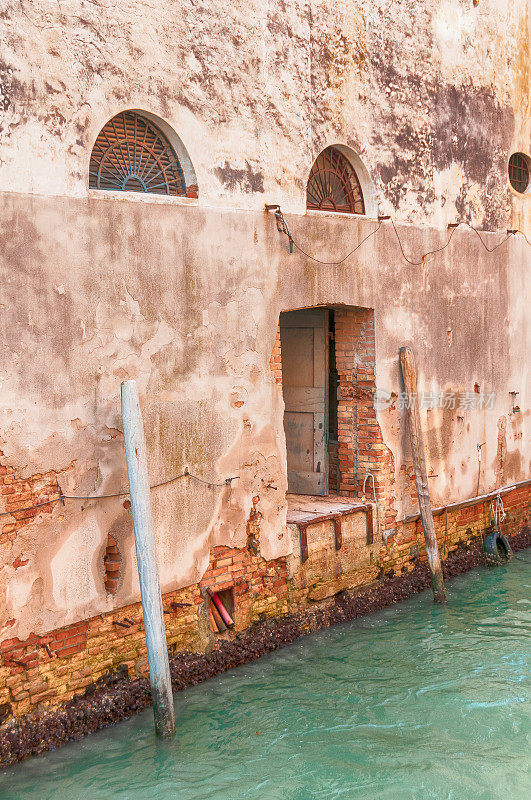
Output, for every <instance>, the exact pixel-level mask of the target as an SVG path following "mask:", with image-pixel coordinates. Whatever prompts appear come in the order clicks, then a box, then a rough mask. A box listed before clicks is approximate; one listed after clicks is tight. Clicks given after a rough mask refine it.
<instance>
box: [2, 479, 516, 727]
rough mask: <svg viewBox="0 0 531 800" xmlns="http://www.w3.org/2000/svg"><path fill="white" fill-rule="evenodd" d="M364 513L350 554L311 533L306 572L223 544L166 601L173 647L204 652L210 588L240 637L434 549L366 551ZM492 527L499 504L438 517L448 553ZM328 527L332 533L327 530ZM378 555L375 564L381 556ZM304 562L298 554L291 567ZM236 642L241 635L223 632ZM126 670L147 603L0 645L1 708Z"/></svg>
mask: <svg viewBox="0 0 531 800" xmlns="http://www.w3.org/2000/svg"><path fill="white" fill-rule="evenodd" d="M503 502H504V506H505V511H506V514H507V516H506V519H505V521H504V522H503V524H502V530H503V532H504V533H506V535H511V534H513V533H517V532H518V531H520V530H521V529H522V527H523V526H524V525H525V524H526V522H527V523H529V522H530V521H531V485H528V486H523V487H519V488H517V489H514V490H513V491H512V492H510V493H508V494H506V495H505V496H504V498H503ZM364 517H365V515H364V514H363V513H360V514H356V515H354V518H353V520H354V523H353V524H354V525H355V527H354V528H352V532H350V530H349V527H348V525H349V524H350V523H345V530H344V545H343V547H344V552H339V553H338V552H337V551H335V547H334V541H333V538H334V537H333V533H332V527H331V525H332V523H324V524H322V523H320V524H318V525H316V526H314V527H315V531H312V526H309V528H308V541H309V558H308V561H306V562H305V564H304V567H303V569H302V570H301V569H300V568H299V567H298V566H297V565H295V568H294V567H293V563H292V564H291V567H290V576H289V577H288V564H287V559H286V558H280V559H277V560H275V561H265V560H264V559H263V558H261V556H260V555H258V554H257V553H255V552H253V550H250V549H248V548H244V549H238V548H230V547H225V546H219V547H214V548H213V549H212V551H211V558H210V564H209V567H208V569H207V571H206V572H205V574H204V575H203V578H202V579H201V581H200V582H199V583H197V584H194V585H192V586H189V587H186V588H184V589H180V590H177V591H175V592H170V593H168V594H166V595H164V598H163V606H164V613H165V623H166V633H167V638H168V643H169V645H170V646H173V647H175V648H176V649H178V650H201V649H204V647H205V645H206V643H207V641H208V637H209V636H210V637H212V636H214V634H212V633H208V622H207V618H206V615H205V613H204V611H205V609H204V598H203V595H202V590H203V589H204V588H205V587H209V588H211V589H213V590H215V591H222V590H224V589H232V590H233V593H234V603H235V609H234V621H235V631H236V632H238V631H242V630H245V629H246V628H248V627H249V626H250V625H252V624H253V623H254V622H256V621H259V620H262V619H264V618H266V617H270V616H277V615H279V614H284V613H286V612H288V611H293V610H297V609H299V608H302V607H304V605H305V604H306V603H307V602H308V599H310V600H311V597H312V592H313V591H314V589H313V587H314V586H315V584H316V581H317V582H318V581H319V580H320V579H321V578H322V577H325V578H326V577H327V576H328V578H329V579H333V578H335V577H336V578H337V580H338V581H339V580H345V578H346V577H348V575H349V573H352V574H353V575H355V578H356V580H355V581H354V583H355V585H357V586H361V585H365V584H366V583H370V582H371V581H373V580H374V578H375V570H377V571H378V573H379V574H380V575H383V574H387V575H392V574H395V575H397V574H401V573H404V572H407V571H409V570H411V569H412V568H413V567H414V565H415V563H417V561H419V560H420V561H425V560H427V557H426V549H425V546H424V536H423V533H422V527H421V525H420V522H418V521H411V522H408V523H407V524H404V523H398V524H397V525H396V529H395V533H394V535H392V536H390V537H389V539H388V541H387V544H386V545H383V546H380V547H379V546H378V543H377V542H375V544H374V545H372V546H370V547H369V546H366V545H365V544H364V536H365V527H364V525H363V521H364ZM489 522H490V501H488V502H482V503H478V504H476V505H474V506H470V507H468V508H461V509H454V510H450V511H449V512H448V513H443V514H439V515H438V516H436V517H435V530H436V533H437V539H438V542H439V548H440V552H441V556H442V557H443V558H445V557H446V556H447V555H448V553H449V552H450V551H452V550H455V549H456V548H457V547H458V546H459V543H463V544H465V545H466V544H468V543H470V542H471V541H472V540H473V539H475V538H477V537H481V536H482V535H483V534H484V532H485V529H486V527H487V526H488V524H489ZM259 524H260V518H259V514H258V512H256V513H255V514H254V516H253V515H251V518H250V522H249V525H250V526H251V528H252V531H251V532H250V541H253V540H254V539H255V538H256V537H257V536H258V531H259ZM327 525H328V528H327V527H326V526H327ZM375 555H376V557H374V556H375ZM294 560H295V561H296V560H297V558H296V555H295V556H290V563H291V562H293V561H294ZM220 635H221V636H223V637H231V636H233V635H234V633H233V632H226V633H223V634H220ZM120 664H122V665H124V666H125V667H126V668H127V669H128V671H129V672H130V673H131V674H132V675H134V674H145V673H146V670H147V659H146V645H145V638H144V630H143V621H142V608H141V605H140V603H135V604H133V605H131V606H127V607H125V608H121V609H119V610H116V611H114V612H112V613H110V614H104V615H98V616H97V617H92V618H91V619H88V620H84V621H82V622H79V623H76V624H74V625H69V626H67V627H64V628H61V629H60V630H56V631H52V632H50V633H48V634H46V635H44V636H35V635H31V636H29V637H28V638H27V639H26V640H25V641H20V640H19V639H17V638H11V639H6V640H5V641H3V642H2V643H1V644H0V706H2V707H3V705H4V704H7V707H8V708H10V709H11V711H12V713H14V714H15V715H17V716H20V715H23V714H25V713H27V712H28V711H30V710H32V709H36V708H38V709H42V708H48V707H52V706H56V705H58V704H59V703H61V702H62V701H64V700H67V699H69V698H70V697H72V696H73V695H74V694H75V693H76V692H80V691H83V690H84V689H85V688H86V687H87V686H88V685H89V684H91V683H93V682H94V681H95V680H97V679H98V678H99V677H100V676H101V675H102V674H103V673H104V672H105V671H106V670H107V669H109V668H116V667H117V666H118V665H120Z"/></svg>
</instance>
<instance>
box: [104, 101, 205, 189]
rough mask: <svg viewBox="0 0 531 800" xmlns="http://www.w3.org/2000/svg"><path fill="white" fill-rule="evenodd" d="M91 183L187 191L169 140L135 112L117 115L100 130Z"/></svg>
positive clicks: (106, 185)
mask: <svg viewBox="0 0 531 800" xmlns="http://www.w3.org/2000/svg"><path fill="white" fill-rule="evenodd" d="M89 186H90V188H91V189H110V190H113V191H125V192H152V193H154V194H170V195H184V194H186V185H185V180H184V174H183V170H182V167H181V164H180V162H179V159H178V158H177V155H176V153H175V151H174V149H173V147H172V146H171V144H170V143H169V141H168V139H167V138H166V136H164V134H163V133H162V132H161V131H160V130H159V129H158V128H157V127H156V126H155V125H154V124H153V123H152V122H150V120H148V119H146V118H145V117H143V116H142V115H141V114H137V113H136V112H134V111H123V112H122V113H120V114H117V115H116V116H115V117H113V118H112V119H111V120H109V122H107V124H106V125H105V126H104V127H103V128H102V129H101V131H100V132H99V134H98V138H97V139H96V142H95V144H94V147H93V149H92V155H91V157H90V167H89ZM190 188H191V187H190ZM194 188H195V187H194Z"/></svg>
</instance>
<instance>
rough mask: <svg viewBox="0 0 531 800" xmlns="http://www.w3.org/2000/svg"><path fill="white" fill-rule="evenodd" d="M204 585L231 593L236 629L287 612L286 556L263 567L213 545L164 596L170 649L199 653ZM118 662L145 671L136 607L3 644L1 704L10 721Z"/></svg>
mask: <svg viewBox="0 0 531 800" xmlns="http://www.w3.org/2000/svg"><path fill="white" fill-rule="evenodd" d="M259 521H260V520H259V517H258V516H257V514H255V516H254V518H252V519H251V521H250V525H251V526H256V528H257V529H258V527H259ZM256 533H257V532H256V531H255V532H254V534H256ZM204 587H209V588H211V589H213V590H215V591H222V590H223V589H229V588H230V589H233V592H234V601H235V613H234V621H235V631H242V630H245V629H246V628H247V627H249V626H250V625H252V624H253V622H257V621H259V620H262V619H264V618H265V617H268V616H276V615H279V614H285V613H286V612H287V610H288V589H287V567H286V559H285V558H280V559H277V560H275V561H266V560H265V559H263V558H262V557H261V556H259V555H257V554H256V553H253V552H251V551H250V550H248V549H247V548H245V549H237V548H230V547H224V546H219V547H214V548H213V549H212V551H211V558H210V564H209V567H208V569H207V571H206V572H205V574H204V575H203V578H202V579H201V581H200V582H199V583H197V584H194V585H192V586H189V587H186V588H184V589H180V590H178V591H175V592H170V593H168V594H166V595H164V597H163V607H164V613H165V623H166V633H167V638H168V644H169V645H170V646H174V647H175V648H177V649H180V650H181V649H190V650H201V649H204V647H205V645H206V641H207V640H206V639H205V636H206V635H207V634H205V630H204V629H205V626H204V625H203V624H202V619H203V609H204V598H203V595H202V593H201V590H202V589H203V588H204ZM223 635H224V636H225V635H227V636H228V635H233V634H228V633H227V634H223ZM119 664H125V666H126V667H127V669H128V670H129V671H130V673H131V674H145V673H146V670H147V658H146V644H145V636H144V630H143V619H142V606H141V604H140V603H135V604H133V605H130V606H126V607H124V608H121V609H119V610H116V611H114V612H112V613H110V614H104V615H98V616H96V617H92V618H91V619H88V620H84V621H82V622H79V623H76V624H74V625H70V626H67V627H64V628H61V629H59V630H56V631H53V632H51V633H48V634H46V635H44V636H36V635H34V634H32V635H31V636H29V637H28V638H27V639H26V640H24V641H20V639H18V638H11V639H6V640H4V641H3V642H2V643H1V644H0V705H2V704H4V703H7V704H9V706H10V707H11V710H12V712H13V713H14V714H15V715H17V716H20V715H23V714H26V713H27V712H29V711H30V710H32V709H35V708H47V707H50V706H54V705H57V704H58V703H60V702H62V701H64V700H67V699H69V698H70V697H72V696H73V695H74V694H75V693H76V692H79V691H83V690H84V689H85V688H86V687H87V686H88V685H89V684H90V683H93V682H94V681H95V680H97V679H98V678H99V677H100V676H101V675H102V674H103V673H104V672H105V671H106V670H107V669H109V668H114V667H116V666H118V665H119Z"/></svg>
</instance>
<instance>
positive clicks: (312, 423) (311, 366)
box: [280, 308, 328, 494]
mask: <svg viewBox="0 0 531 800" xmlns="http://www.w3.org/2000/svg"><path fill="white" fill-rule="evenodd" d="M280 339H281V347H282V392H283V395H284V404H285V411H284V431H285V433H286V448H287V456H288V491H290V492H295V493H296V494H327V493H328V311H327V310H326V309H324V308H316V309H312V310H309V311H289V312H287V313H284V314H281V315H280Z"/></svg>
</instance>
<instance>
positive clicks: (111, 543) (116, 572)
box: [103, 533, 122, 594]
mask: <svg viewBox="0 0 531 800" xmlns="http://www.w3.org/2000/svg"><path fill="white" fill-rule="evenodd" d="M121 561H122V557H121V555H120V551H119V550H118V544H117V542H116V539H115V538H114V537H113V536H111V534H110V533H109V534H108V536H107V547H106V548H105V555H104V556H103V564H104V566H105V588H106V589H107V591H108V592H109V594H116V590H117V588H118V580H119V577H120V563H121Z"/></svg>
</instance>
